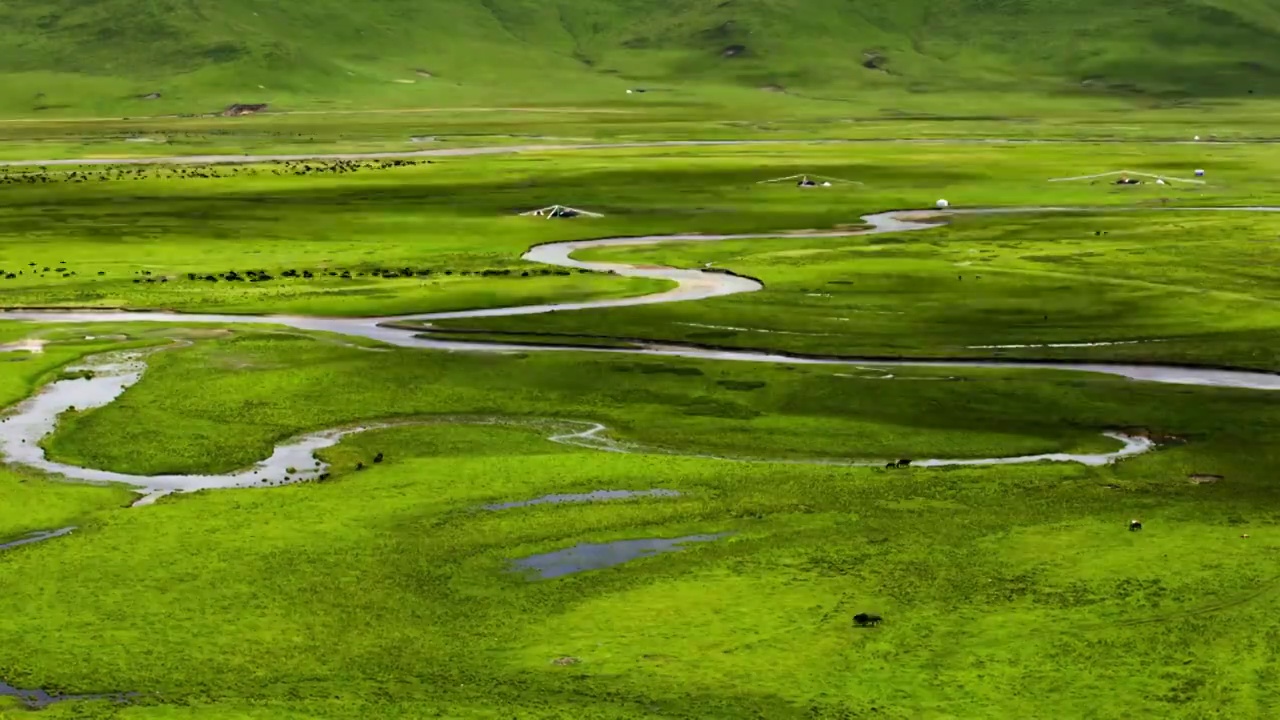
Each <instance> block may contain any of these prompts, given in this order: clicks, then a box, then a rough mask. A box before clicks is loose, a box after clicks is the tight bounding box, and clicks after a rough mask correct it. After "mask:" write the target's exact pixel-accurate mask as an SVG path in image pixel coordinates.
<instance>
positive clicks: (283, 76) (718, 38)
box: [0, 0, 1280, 116]
mask: <svg viewBox="0 0 1280 720" xmlns="http://www.w3.org/2000/svg"><path fill="white" fill-rule="evenodd" d="M0 38H3V40H4V42H2V43H0V102H3V105H4V107H5V112H6V114H8V115H10V116H13V115H32V114H35V115H39V114H49V115H75V114H84V113H91V112H95V111H97V112H104V113H118V112H123V113H138V114H142V113H147V114H151V113H155V112H190V113H198V112H208V111H211V110H216V109H219V108H221V107H222V106H225V105H227V104H229V103H233V102H244V103H253V102H267V103H271V104H272V105H273V107H275V108H278V109H284V108H289V109H324V108H326V107H334V108H337V107H362V106H371V107H420V106H433V105H482V104H485V103H490V102H501V103H526V104H539V103H540V104H555V103H560V104H563V103H568V102H594V103H598V102H600V101H602V100H608V101H613V102H622V101H623V100H624V98H625V95H624V94H623V90H624V89H626V88H628V87H636V86H640V87H647V88H650V89H652V90H654V91H655V92H654V93H653V94H652V95H650V96H649V98H658V100H651V101H660V98H661V97H662V95H661V92H659V91H667V92H668V93H671V92H674V93H678V94H679V95H680V97H681V99H687V98H688V95H689V94H693V95H695V96H699V95H700V96H703V97H709V96H714V95H715V93H717V92H723V91H725V90H734V91H737V92H739V93H744V94H746V97H751V95H750V93H756V94H761V93H763V92H764V91H772V92H774V93H781V92H787V93H791V94H794V95H799V96H810V97H821V98H827V99H856V97H857V95H856V93H858V92H867V91H877V90H883V91H893V92H897V91H902V92H934V91H955V90H964V91H982V92H1036V93H1041V94H1057V95H1065V96H1068V97H1071V96H1076V95H1082V94H1083V95H1097V94H1103V95H1117V94H1118V95H1121V96H1132V95H1137V96H1140V97H1147V96H1153V95H1154V96H1158V97H1170V96H1173V97H1180V96H1186V97H1204V98H1209V97H1215V98H1216V97H1247V96H1248V95H1249V94H1250V93H1251V92H1252V93H1253V94H1255V95H1258V96H1264V95H1266V94H1267V93H1270V92H1275V91H1280V0H1131V1H1130V2H1126V3H1119V2H1109V1H1106V0H555V1H553V2H544V1H542V0H362V1H361V2H349V1H347V0H306V1H305V2H303V1H302V0H275V1H274V2H260V1H257V0H3V1H2V2H0ZM867 65H871V66H874V67H867ZM151 93H159V94H160V98H158V99H150V100H144V99H142V97H143V96H146V95H149V94H151Z"/></svg>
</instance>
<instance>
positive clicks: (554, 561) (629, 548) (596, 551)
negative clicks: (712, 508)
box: [512, 533, 726, 580]
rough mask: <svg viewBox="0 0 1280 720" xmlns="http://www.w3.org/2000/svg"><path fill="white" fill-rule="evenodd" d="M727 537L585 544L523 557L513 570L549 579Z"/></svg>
mask: <svg viewBox="0 0 1280 720" xmlns="http://www.w3.org/2000/svg"><path fill="white" fill-rule="evenodd" d="M725 535H726V533H719V534H716V535H687V536H685V537H679V538H644V539H640V540H616V541H614V542H610V543H599V544H592V543H583V544H581V545H574V546H573V547H571V548H566V549H564V550H557V551H555V552H549V553H543V554H541V555H531V556H529V557H527V558H521V559H519V560H516V561H514V562H512V567H513V568H514V569H515V570H517V571H526V572H536V573H537V574H538V578H539V579H541V580H550V579H551V578H558V577H564V576H565V575H572V574H574V573H580V572H586V571H588V570H602V569H604V568H608V567H613V566H614V565H621V564H622V563H625V562H628V561H630V560H635V559H636V558H642V557H649V556H650V555H659V554H662V553H670V552H679V551H681V550H683V549H684V546H685V545H687V544H689V543H703V542H712V541H715V540H719V539H720V538H722V537H725Z"/></svg>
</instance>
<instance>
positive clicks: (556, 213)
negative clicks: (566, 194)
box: [520, 205, 604, 219]
mask: <svg viewBox="0 0 1280 720" xmlns="http://www.w3.org/2000/svg"><path fill="white" fill-rule="evenodd" d="M520 215H521V216H522V217H540V218H546V219H551V218H571V217H579V216H581V217H594V218H598V217H604V215H601V214H600V213H594V212H589V211H587V210H579V209H578V208H571V207H569V206H568V205H550V206H548V207H544V208H538V209H537V210H530V211H528V212H522V213H520Z"/></svg>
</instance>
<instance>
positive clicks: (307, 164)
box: [0, 159, 432, 185]
mask: <svg viewBox="0 0 1280 720" xmlns="http://www.w3.org/2000/svg"><path fill="white" fill-rule="evenodd" d="M423 164H426V165H430V164H432V161H430V160H395V159H388V160H332V161H318V160H317V161H311V160H308V161H283V162H273V163H268V164H265V165H177V166H168V165H107V166H104V167H102V168H100V169H80V170H50V169H49V168H47V167H39V168H37V169H35V170H22V169H16V168H0V185H24V184H25V185H41V184H57V183H71V184H79V183H88V182H108V181H123V180H152V179H156V180H218V179H224V178H235V177H253V176H256V175H263V174H267V175H277V176H284V175H296V176H306V175H325V174H329V175H350V174H354V173H359V172H376V171H382V170H393V169H396V168H405V167H415V166H417V165H423Z"/></svg>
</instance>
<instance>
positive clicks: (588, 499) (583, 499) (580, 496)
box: [0, 490, 680, 550]
mask: <svg viewBox="0 0 1280 720" xmlns="http://www.w3.org/2000/svg"><path fill="white" fill-rule="evenodd" d="M679 496H680V493H678V492H676V491H675V490H594V491H592V492H588V493H565V494H558V495H543V496H542V497H538V498H533V499H532V500H516V501H514V502H505V503H494V504H492V505H485V506H484V509H485V510H510V509H512V508H521V507H530V506H532V505H559V504H562V503H592V502H610V501H613V500H626V499H629V498H640V497H679ZM3 549H4V546H3V545H0V550H3Z"/></svg>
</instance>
